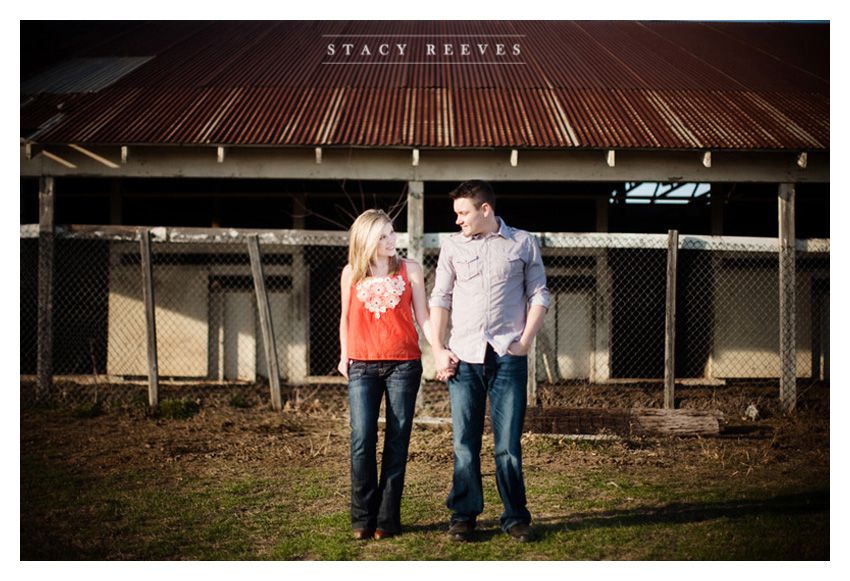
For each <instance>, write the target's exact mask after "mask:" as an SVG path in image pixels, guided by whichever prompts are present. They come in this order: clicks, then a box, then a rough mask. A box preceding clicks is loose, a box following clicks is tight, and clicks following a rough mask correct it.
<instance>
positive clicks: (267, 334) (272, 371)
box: [248, 234, 283, 411]
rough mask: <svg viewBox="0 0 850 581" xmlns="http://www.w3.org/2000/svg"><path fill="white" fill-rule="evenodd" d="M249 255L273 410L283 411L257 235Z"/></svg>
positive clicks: (252, 241) (251, 240)
mask: <svg viewBox="0 0 850 581" xmlns="http://www.w3.org/2000/svg"><path fill="white" fill-rule="evenodd" d="M248 253H249V254H250V256H251V273H252V274H253V275H254V290H255V291H256V294H257V311H259V313H260V329H261V330H262V333H263V350H264V352H265V354H266V365H267V367H268V372H269V388H270V389H271V399H272V408H274V410H275V411H280V410H281V409H283V401H282V400H283V397H282V395H281V391H280V369H279V368H278V360H277V347H276V345H275V338H274V327H273V325H272V311H271V308H270V307H269V295H268V293H267V292H266V279H265V276H264V275H263V259H262V255H261V254H260V240H259V236H258V235H257V234H251V235H249V236H248Z"/></svg>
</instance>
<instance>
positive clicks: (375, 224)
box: [348, 210, 401, 284]
mask: <svg viewBox="0 0 850 581" xmlns="http://www.w3.org/2000/svg"><path fill="white" fill-rule="evenodd" d="M392 223H393V221H392V219H391V218H390V217H389V216H388V215H387V213H386V212H384V211H383V210H366V211H365V212H363V213H362V214H360V215H359V216H358V217H357V219H356V220H355V221H354V224H352V225H351V229H350V230H349V231H348V264H350V265H351V272H352V282H353V284H357V283H358V282H360V281H361V280H363V279H364V278H366V277H367V276H369V264H370V263H371V262H372V261H373V260H374V259H375V256H376V255H377V254H378V244H379V243H380V242H381V233H382V232H383V231H384V228H385V227H386V225H387V224H392ZM400 268H401V258H399V256H398V253H396V255H395V256H391V257H390V264H389V271H388V273H387V274H388V276H395V275H397V274H398V271H399V270H400Z"/></svg>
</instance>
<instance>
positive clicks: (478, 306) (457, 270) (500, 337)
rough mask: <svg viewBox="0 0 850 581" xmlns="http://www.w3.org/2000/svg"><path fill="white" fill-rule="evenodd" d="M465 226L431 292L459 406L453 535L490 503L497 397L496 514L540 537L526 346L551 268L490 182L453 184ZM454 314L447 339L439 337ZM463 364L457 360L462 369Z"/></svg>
mask: <svg viewBox="0 0 850 581" xmlns="http://www.w3.org/2000/svg"><path fill="white" fill-rule="evenodd" d="M450 195H451V197H452V199H453V200H454V202H453V204H454V211H455V214H457V221H456V223H457V224H458V225H459V226H460V227H461V232H460V233H458V234H454V235H452V236H451V237H449V239H448V240H447V241H446V242H445V243H444V244H443V247H442V249H441V250H440V259H439V261H438V263H437V272H436V278H435V281H434V289H433V291H432V294H431V299H430V307H431V315H430V318H431V329H432V331H433V335H432V341H433V343H432V345H431V347H432V349H433V353H434V359H435V363H436V367H437V371H438V377H439V378H440V379H448V385H449V394H450V397H451V406H452V425H453V439H454V476H453V480H452V490H451V492H450V493H449V497H448V499H447V501H446V506H447V507H448V508H449V510H450V511H452V516H451V522H450V528H449V538H450V539H452V540H456V541H465V540H468V539H469V537H470V535H471V534H472V531H473V530H474V529H475V520H476V517H477V516H478V515H479V514H481V512H482V511H483V510H484V496H483V492H482V487H481V462H480V456H481V439H482V435H483V432H484V414H485V407H486V403H487V397H488V395H489V397H490V425H491V428H492V431H493V440H494V445H495V454H494V456H495V462H496V484H497V486H498V490H499V495H500V496H501V499H502V504H503V505H504V512H503V513H502V515H501V517H500V519H499V522H500V525H501V528H502V530H503V531H505V532H507V533H508V534H510V535H511V537H512V538H514V539H516V540H517V541H520V542H528V541H531V540H534V534H533V532H532V530H531V528H530V523H531V514H530V513H529V512H528V509H527V508H526V497H525V483H524V481H523V475H522V447H521V443H520V438H521V436H522V428H523V422H524V419H525V409H526V383H527V379H528V376H527V373H528V371H527V370H528V360H527V357H526V356H527V354H528V350H529V348H530V347H531V344H532V341H533V340H534V337H535V336H536V335H537V332H538V331H539V330H540V327H541V326H542V324H543V319H544V317H545V316H546V311H547V309H548V307H549V290H548V288H547V287H546V273H545V270H544V267H543V261H542V259H541V257H540V248H539V247H538V245H537V242H536V241H535V239H534V238H533V237H532V236H531V235H530V234H529V233H528V232H525V231H523V230H517V229H515V228H511V227H509V226H507V225H505V223H504V222H503V221H502V219H501V218H499V217H497V216H496V214H495V208H496V199H495V194H494V192H493V189H492V188H491V187H490V185H489V184H488V183H486V182H483V181H480V180H473V181H468V182H464V183H463V184H461V185H460V186H458V187H457V188H456V189H455V190H454V191H452V192H451V194H450ZM450 316H451V322H452V331H451V339H450V341H449V346H448V348H445V347H444V346H443V343H442V340H443V337H444V336H445V333H446V328H447V326H448V321H449V317H450ZM455 368H456V369H455Z"/></svg>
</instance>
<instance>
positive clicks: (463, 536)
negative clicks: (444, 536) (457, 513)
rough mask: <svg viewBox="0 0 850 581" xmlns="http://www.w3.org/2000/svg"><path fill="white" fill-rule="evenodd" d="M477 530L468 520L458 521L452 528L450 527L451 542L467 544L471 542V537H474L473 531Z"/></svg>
mask: <svg viewBox="0 0 850 581" xmlns="http://www.w3.org/2000/svg"><path fill="white" fill-rule="evenodd" d="M474 528H475V524H474V523H472V522H471V521H468V520H458V521H455V522H454V523H453V524H452V526H451V527H449V540H451V541H458V542H465V541H468V540H469V537H470V535H472V531H473V529H474Z"/></svg>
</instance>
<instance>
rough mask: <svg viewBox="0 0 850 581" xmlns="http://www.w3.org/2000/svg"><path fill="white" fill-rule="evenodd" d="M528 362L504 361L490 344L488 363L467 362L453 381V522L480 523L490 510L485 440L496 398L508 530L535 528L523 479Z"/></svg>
mask: <svg viewBox="0 0 850 581" xmlns="http://www.w3.org/2000/svg"><path fill="white" fill-rule="evenodd" d="M527 382H528V359H527V357H524V356H523V357H518V356H515V355H504V356H503V357H499V356H497V355H496V353H495V352H494V351H493V349H492V348H491V347H490V346H489V345H488V347H487V355H486V356H485V360H484V363H483V364H473V363H466V362H464V361H461V362H460V363H459V364H458V368H457V373H456V374H455V375H454V376H453V377H452V378H450V379H449V382H448V383H449V394H450V396H451V402H452V431H453V437H454V455H455V459H454V476H453V480H452V490H451V492H450V493H449V497H448V500H447V501H446V506H447V507H448V508H449V510H450V511H452V517H451V522H452V523H454V522H456V521H459V520H468V521H472V522H473V523H474V522H475V519H476V517H477V516H478V515H479V514H481V512H482V511H483V510H484V495H483V492H482V489H481V439H482V435H483V433H484V414H485V406H486V402H487V395H488V394H489V396H490V427H491V429H492V431H493V441H494V445H495V450H494V457H495V461H496V485H497V487H498V489H499V496H501V498H502V504H503V505H504V512H503V513H502V516H501V517H500V519H499V523H500V525H501V527H502V530H505V531H507V530H508V529H509V528H510V527H512V526H514V525H515V524H517V523H525V524H529V523H530V522H531V514H530V513H529V512H528V509H527V508H526V498H525V483H524V481H523V476H522V445H521V441H520V438H521V437H522V427H523V423H524V421H525V408H526V397H527V396H526V385H527Z"/></svg>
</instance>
